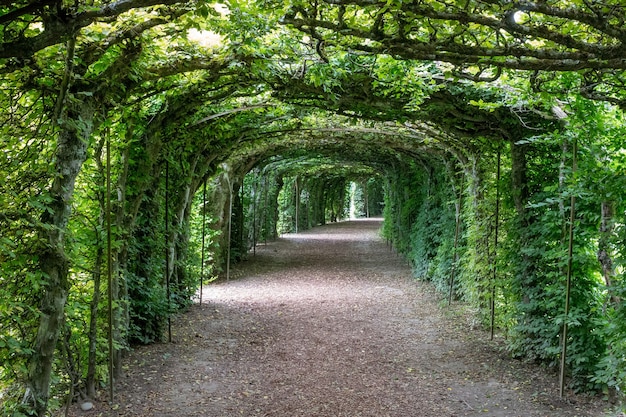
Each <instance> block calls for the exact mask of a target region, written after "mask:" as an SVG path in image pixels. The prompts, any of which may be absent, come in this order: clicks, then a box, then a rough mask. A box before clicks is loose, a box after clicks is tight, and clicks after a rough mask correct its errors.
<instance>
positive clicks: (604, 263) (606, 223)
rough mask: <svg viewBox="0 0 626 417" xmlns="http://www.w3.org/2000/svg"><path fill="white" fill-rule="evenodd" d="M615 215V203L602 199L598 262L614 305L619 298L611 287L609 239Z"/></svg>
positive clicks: (612, 269)
mask: <svg viewBox="0 0 626 417" xmlns="http://www.w3.org/2000/svg"><path fill="white" fill-rule="evenodd" d="M614 215H615V205H614V203H613V202H612V201H603V202H602V204H601V207H600V238H599V239H598V254H597V256H598V262H600V266H601V267H602V277H603V278H604V283H605V284H606V286H607V288H608V289H609V294H611V302H612V303H613V304H615V305H618V304H619V303H620V299H619V298H618V297H617V296H615V294H614V291H613V289H612V286H613V277H614V276H615V267H614V266H613V254H612V251H611V245H610V239H611V234H612V233H613V230H614V228H615V224H614V221H613V216H614Z"/></svg>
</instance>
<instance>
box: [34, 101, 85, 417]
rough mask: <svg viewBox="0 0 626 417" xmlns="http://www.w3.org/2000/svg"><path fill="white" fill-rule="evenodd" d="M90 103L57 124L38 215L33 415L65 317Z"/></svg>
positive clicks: (43, 397)
mask: <svg viewBox="0 0 626 417" xmlns="http://www.w3.org/2000/svg"><path fill="white" fill-rule="evenodd" d="M93 104H94V103H93V102H92V103H88V102H84V103H83V104H82V107H81V109H80V111H79V112H78V111H77V112H76V114H71V115H68V117H67V118H66V120H82V122H83V123H84V125H83V126H86V127H85V128H84V129H83V130H82V131H81V130H78V129H77V128H75V127H73V126H72V125H70V124H67V125H64V126H62V131H61V132H60V134H59V141H58V144H57V149H56V153H55V160H56V162H55V176H54V180H53V182H52V185H51V187H50V190H49V193H50V197H51V199H52V202H51V203H50V205H49V206H48V210H47V211H45V212H44V214H43V215H42V223H43V224H44V225H46V226H47V227H45V228H44V229H43V230H42V232H41V234H42V240H43V241H44V244H45V249H44V250H43V251H42V253H41V256H40V259H39V263H40V267H41V271H42V272H43V273H44V276H45V277H46V283H45V286H44V291H43V293H42V298H41V306H40V317H39V327H38V330H37V336H36V338H35V341H34V343H33V354H32V356H31V358H30V363H29V369H28V381H27V384H28V392H27V395H26V396H25V400H26V401H28V402H31V404H32V406H33V408H34V410H35V413H36V415H38V416H42V417H43V416H44V415H45V413H46V409H47V405H48V397H49V391H50V377H51V374H52V364H53V361H54V352H55V349H56V346H57V341H58V339H59V334H60V331H61V328H62V325H63V320H64V309H65V302H66V301H67V296H68V291H69V288H70V284H69V281H68V271H69V261H68V259H67V256H66V254H65V232H66V228H67V223H68V220H69V217H70V214H71V210H72V196H73V193H74V186H75V183H76V177H77V176H78V173H79V172H80V169H81V167H82V165H83V163H84V162H85V159H86V157H87V148H88V139H89V136H90V134H91V127H92V122H93V109H94V105H93Z"/></svg>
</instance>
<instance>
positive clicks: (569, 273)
mask: <svg viewBox="0 0 626 417" xmlns="http://www.w3.org/2000/svg"><path fill="white" fill-rule="evenodd" d="M572 153H573V156H572V175H574V174H575V173H576V170H577V168H578V161H577V155H576V154H577V153H578V143H577V140H576V139H574V146H573V149H572ZM575 203H576V196H574V194H572V196H571V197H570V212H569V244H568V248H567V279H566V283H565V315H564V317H563V337H562V340H561V343H562V346H561V375H560V377H559V396H560V397H561V398H563V392H564V391H565V364H566V359H567V318H568V316H569V302H570V294H571V288H572V263H573V259H574V220H575V216H576V212H575Z"/></svg>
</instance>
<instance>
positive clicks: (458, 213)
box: [448, 181, 463, 305]
mask: <svg viewBox="0 0 626 417" xmlns="http://www.w3.org/2000/svg"><path fill="white" fill-rule="evenodd" d="M462 198H463V182H462V181H461V187H460V188H459V198H458V199H457V202H456V213H455V214H456V216H455V225H454V246H453V250H452V268H451V271H450V291H449V292H448V305H450V304H452V296H453V295H454V280H455V278H456V264H457V262H458V253H457V250H458V247H459V235H460V234H461V209H462V204H463V201H462Z"/></svg>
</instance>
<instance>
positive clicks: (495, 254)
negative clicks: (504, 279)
mask: <svg viewBox="0 0 626 417" xmlns="http://www.w3.org/2000/svg"><path fill="white" fill-rule="evenodd" d="M501 161H502V157H501V152H500V149H498V168H497V174H496V213H495V217H496V219H495V223H496V224H495V237H494V242H493V265H492V267H493V276H492V278H491V338H490V340H493V334H494V331H495V327H496V277H497V272H498V267H497V259H498V231H499V226H500V224H499V219H500V165H501Z"/></svg>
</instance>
